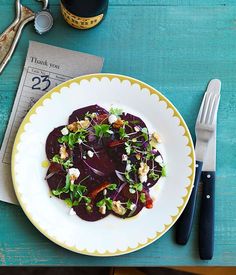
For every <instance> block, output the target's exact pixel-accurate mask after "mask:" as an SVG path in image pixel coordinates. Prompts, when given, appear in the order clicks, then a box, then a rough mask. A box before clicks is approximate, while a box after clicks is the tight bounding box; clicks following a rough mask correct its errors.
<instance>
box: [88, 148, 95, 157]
mask: <svg viewBox="0 0 236 275" xmlns="http://www.w3.org/2000/svg"><path fill="white" fill-rule="evenodd" d="M87 155H88V156H89V157H90V158H92V157H93V155H94V152H92V151H91V150H88V152H87Z"/></svg>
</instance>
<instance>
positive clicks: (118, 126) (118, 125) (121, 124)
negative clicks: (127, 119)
mask: <svg viewBox="0 0 236 275" xmlns="http://www.w3.org/2000/svg"><path fill="white" fill-rule="evenodd" d="M123 125H124V120H122V119H120V118H118V119H117V121H116V122H115V123H113V124H112V126H113V128H115V129H120V128H121V127H122V126H123Z"/></svg>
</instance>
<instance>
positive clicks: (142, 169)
mask: <svg viewBox="0 0 236 275" xmlns="http://www.w3.org/2000/svg"><path fill="white" fill-rule="evenodd" d="M149 170H150V167H149V166H148V165H147V163H144V162H140V167H139V169H138V174H139V176H146V175H147V174H148V172H149Z"/></svg>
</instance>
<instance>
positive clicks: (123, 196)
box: [111, 184, 145, 219]
mask: <svg viewBox="0 0 236 275" xmlns="http://www.w3.org/2000/svg"><path fill="white" fill-rule="evenodd" d="M115 200H116V201H121V202H127V201H128V200H130V201H132V202H133V203H135V204H136V202H137V204H136V205H137V208H136V210H135V211H134V212H133V213H132V214H131V212H132V211H131V210H127V211H126V213H125V214H124V215H123V216H121V215H119V214H117V213H115V212H114V211H112V212H111V213H112V214H113V215H114V216H116V217H119V218H123V219H125V218H131V217H133V216H136V215H137V214H138V213H139V212H140V211H141V210H142V209H143V207H144V206H145V205H144V204H143V203H142V202H140V200H139V195H138V200H137V194H131V193H130V192H129V185H128V184H127V185H126V186H125V187H124V188H123V189H122V191H121V192H120V193H119V194H118V196H116V197H115ZM130 214H131V215H130Z"/></svg>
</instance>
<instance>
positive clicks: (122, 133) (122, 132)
mask: <svg viewBox="0 0 236 275" xmlns="http://www.w3.org/2000/svg"><path fill="white" fill-rule="evenodd" d="M119 134H120V138H121V139H124V138H128V137H129V136H128V135H127V134H126V132H125V129H124V128H123V127H121V128H120V129H119Z"/></svg>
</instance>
